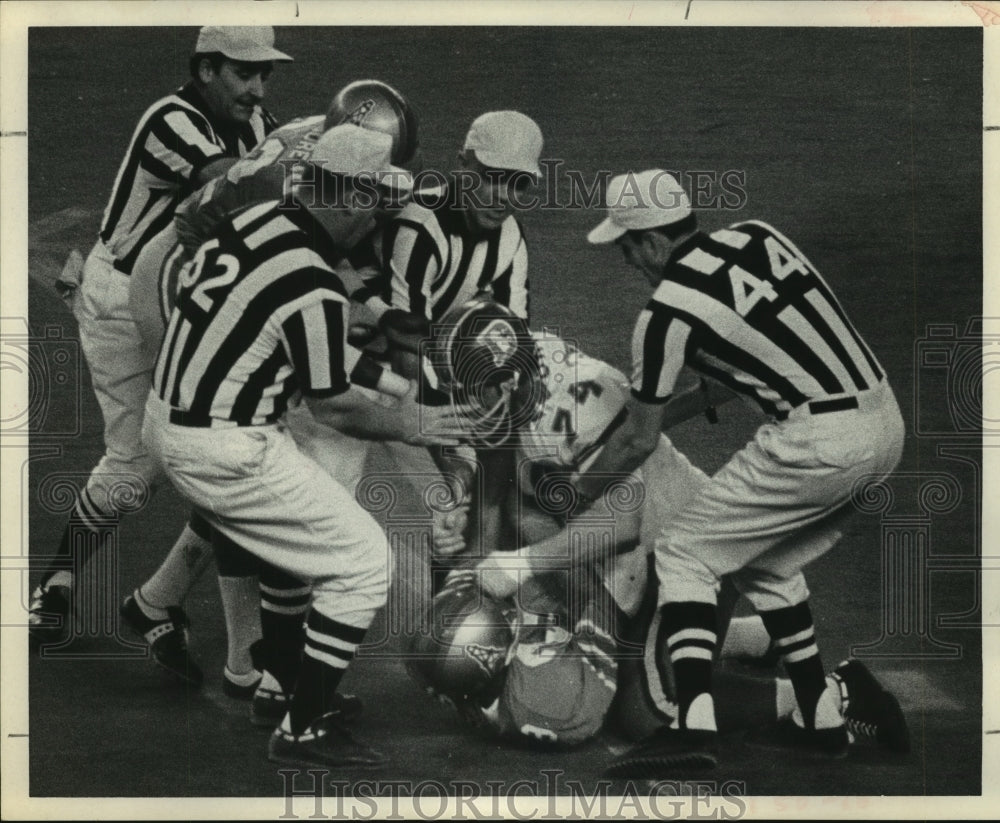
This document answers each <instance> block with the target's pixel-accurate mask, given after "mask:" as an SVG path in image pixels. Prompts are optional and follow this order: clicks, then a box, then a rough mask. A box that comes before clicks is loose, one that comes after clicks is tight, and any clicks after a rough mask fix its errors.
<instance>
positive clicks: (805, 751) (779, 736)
mask: <svg viewBox="0 0 1000 823" xmlns="http://www.w3.org/2000/svg"><path fill="white" fill-rule="evenodd" d="M743 741H744V742H745V743H749V744H750V745H751V746H763V747H764V748H768V749H787V750H789V751H791V752H794V753H795V754H796V755H798V756H800V757H802V756H804V757H820V758H830V759H833V760H836V759H839V758H842V757H847V747H848V745H849V744H850V741H849V739H848V736H847V728H846V727H845V726H836V727H835V728H832V729H806V728H803V727H802V726H800V725H798V724H797V723H796V722H795V721H794V720H792V718H790V717H786V718H784V719H782V720H779V721H778V722H777V723H775V724H774V725H773V726H767V727H765V728H762V729H754V730H752V731H749V732H747V734H746V736H745V737H744V738H743Z"/></svg>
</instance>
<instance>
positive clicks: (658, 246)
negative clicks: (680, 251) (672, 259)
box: [642, 231, 673, 263]
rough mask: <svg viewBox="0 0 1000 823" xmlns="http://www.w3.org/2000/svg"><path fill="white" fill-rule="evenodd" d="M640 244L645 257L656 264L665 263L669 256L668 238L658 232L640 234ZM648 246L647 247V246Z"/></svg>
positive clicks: (669, 243) (670, 244)
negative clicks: (643, 249) (642, 246)
mask: <svg viewBox="0 0 1000 823" xmlns="http://www.w3.org/2000/svg"><path fill="white" fill-rule="evenodd" d="M642 243H643V244H644V247H645V251H646V252H647V253H648V254H647V256H648V257H650V258H652V259H653V260H655V261H656V262H657V263H666V262H667V258H668V257H669V256H670V249H671V247H672V245H673V244H672V243H671V242H670V238H669V237H667V236H666V235H665V234H661V233H660V232H658V231H646V232H643V233H642ZM647 244H648V245H647Z"/></svg>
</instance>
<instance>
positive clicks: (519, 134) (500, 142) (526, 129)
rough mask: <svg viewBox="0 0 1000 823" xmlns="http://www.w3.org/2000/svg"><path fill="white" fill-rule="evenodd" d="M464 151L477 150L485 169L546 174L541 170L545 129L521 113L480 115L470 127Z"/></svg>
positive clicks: (490, 112)
mask: <svg viewBox="0 0 1000 823" xmlns="http://www.w3.org/2000/svg"><path fill="white" fill-rule="evenodd" d="M464 148H465V150H466V151H470V150H471V151H474V152H475V153H476V159H477V160H478V161H479V162H480V163H482V164H483V165H484V166H489V167H490V168H494V169H510V170H511V171H526V172H528V173H529V174H533V175H534V176H535V177H540V176H541V174H542V171H541V169H540V168H539V167H538V160H539V158H540V157H541V156H542V130H541V129H540V128H538V124H537V123H536V122H535V121H534V120H532V119H531V118H530V117H528V116H527V115H526V114H521V112H519V111H488V112H486V114H481V115H479V117H477V118H476V119H475V120H473V121H472V126H470V127H469V133H468V134H467V135H466V136H465V147H464Z"/></svg>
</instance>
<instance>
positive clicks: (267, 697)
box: [250, 671, 365, 729]
mask: <svg viewBox="0 0 1000 823" xmlns="http://www.w3.org/2000/svg"><path fill="white" fill-rule="evenodd" d="M290 701H291V695H289V694H288V693H287V692H285V691H283V690H282V688H281V685H280V684H279V683H278V681H277V679H276V678H274V677H272V676H271V674H270V673H269V672H267V671H265V672H264V675H263V676H262V677H261V681H260V683H258V684H257V689H256V691H254V693H253V699H252V700H251V702H250V722H251V723H252V724H253V725H254V726H261V727H267V728H269V729H273V728H274V727H275V726H277V725H278V724H279V723H280V722H281V721H282V720H283V719H284V717H285V713H286V712H287V711H288V705H289V702H290ZM364 708H365V704H364V702H363V701H362V700H361V698H360V697H358V696H356V695H353V694H341V693H340V692H336V693H335V694H334V695H333V699H332V702H331V706H330V711H329V713H328V714H330V715H331V716H334V717H336V718H337V719H338V720H339V721H340V722H341V723H351V722H353V721H354V720H357V719H358V717H359V716H360V714H361V712H362V711H364Z"/></svg>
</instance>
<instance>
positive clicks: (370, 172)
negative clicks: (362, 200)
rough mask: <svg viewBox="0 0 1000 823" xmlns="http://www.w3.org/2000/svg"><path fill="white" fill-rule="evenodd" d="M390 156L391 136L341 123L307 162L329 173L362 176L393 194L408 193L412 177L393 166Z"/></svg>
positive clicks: (320, 142)
mask: <svg viewBox="0 0 1000 823" xmlns="http://www.w3.org/2000/svg"><path fill="white" fill-rule="evenodd" d="M391 156H392V137H391V136H389V135H388V134H386V133H385V132H381V131H373V130H372V129H365V128H362V127H361V126H356V125H354V124H353V123H342V124H341V125H339V126H334V127H333V128H332V129H328V130H327V131H325V132H323V135H322V136H321V137H320V138H319V140H317V141H316V145H315V146H313V150H312V153H311V154H310V155H309V162H310V163H312V164H314V165H316V166H319V167H320V168H322V169H323V171H326V172H330V173H331V174H339V175H343V176H344V177H364V178H368V179H370V180H372V181H373V182H375V183H376V184H377V185H379V186H384V187H385V188H389V189H392V190H394V191H410V190H411V189H412V188H413V176H412V175H411V174H410V172H408V171H407V170H406V169H403V168H400V167H399V166H394V165H392V162H391V160H390V158H391Z"/></svg>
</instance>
